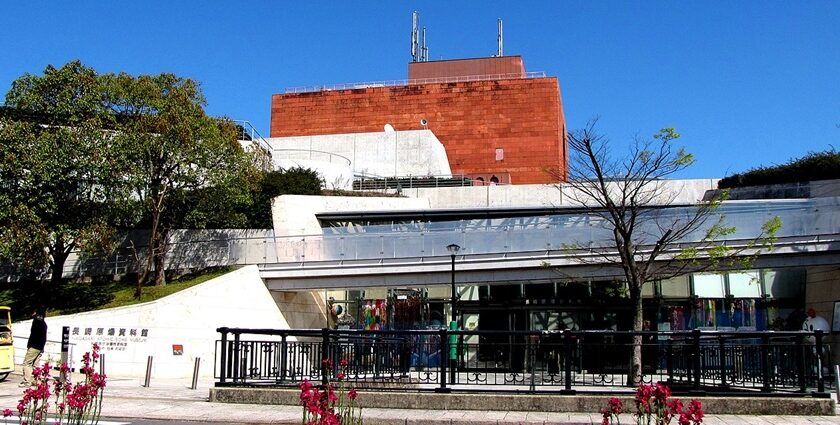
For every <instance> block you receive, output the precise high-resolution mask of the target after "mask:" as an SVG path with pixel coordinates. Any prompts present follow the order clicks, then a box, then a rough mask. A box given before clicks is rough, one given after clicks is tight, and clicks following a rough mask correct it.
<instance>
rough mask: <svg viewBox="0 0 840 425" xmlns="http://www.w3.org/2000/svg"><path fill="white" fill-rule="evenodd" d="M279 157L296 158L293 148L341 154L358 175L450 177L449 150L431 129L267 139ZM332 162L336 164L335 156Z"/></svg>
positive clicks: (318, 152)
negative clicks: (447, 154) (447, 153)
mask: <svg viewBox="0 0 840 425" xmlns="http://www.w3.org/2000/svg"><path fill="white" fill-rule="evenodd" d="M266 140H267V141H268V144H269V145H271V147H272V148H274V149H275V151H274V152H273V153H272V155H273V156H274V158H275V162H276V161H277V160H278V159H285V158H295V154H294V153H293V152H292V151H293V150H299V151H312V152H313V155H316V156H318V155H323V152H328V153H333V154H337V155H341V156H343V157H345V158H347V159H349V160H350V161H351V163H352V165H351V168H352V171H353V172H354V173H356V174H368V175H375V176H382V177H385V176H408V175H412V176H448V175H451V174H452V171H451V169H450V168H449V159H448V158H447V156H446V149H444V147H443V144H442V143H441V142H440V140H438V139H437V137H435V135H434V133H432V131H431V130H409V131H395V132H387V133H386V132H381V133H352V134H328V135H319V136H297V137H273V138H269V139H266ZM330 162H332V163H337V161H336V160H335V159H334V158H333V159H331V160H330Z"/></svg>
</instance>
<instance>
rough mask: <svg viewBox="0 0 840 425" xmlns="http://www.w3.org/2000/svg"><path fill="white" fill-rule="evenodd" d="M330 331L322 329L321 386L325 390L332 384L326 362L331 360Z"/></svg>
mask: <svg viewBox="0 0 840 425" xmlns="http://www.w3.org/2000/svg"><path fill="white" fill-rule="evenodd" d="M329 347H330V330H329V329H328V328H323V329H321V385H323V386H324V387H325V388H326V386H327V385H328V384H329V383H330V380H329V378H328V377H327V362H326V361H325V360H327V359H329V358H330V355H329Z"/></svg>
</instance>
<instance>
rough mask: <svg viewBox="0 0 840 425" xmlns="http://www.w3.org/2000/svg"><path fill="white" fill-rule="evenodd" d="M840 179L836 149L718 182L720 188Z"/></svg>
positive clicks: (839, 154)
mask: <svg viewBox="0 0 840 425" xmlns="http://www.w3.org/2000/svg"><path fill="white" fill-rule="evenodd" d="M830 179H840V152H837V151H836V150H835V149H834V148H831V149H829V150H825V151H822V152H810V153H808V154H807V155H805V156H804V157H802V158H799V159H792V160H790V161H788V163H787V164H784V165H776V166H772V167H759V168H755V169H752V170H749V171H747V172H745V173H739V174H733V175H731V176H728V177H725V178H723V179H721V180H720V181H719V182H718V188H721V189H723V188H733V187H743V186H761V185H770V184H785V183H800V182H808V181H814V180H830Z"/></svg>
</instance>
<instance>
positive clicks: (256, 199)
mask: <svg viewBox="0 0 840 425" xmlns="http://www.w3.org/2000/svg"><path fill="white" fill-rule="evenodd" d="M320 194H321V177H320V176H319V175H318V172H317V171H315V170H311V169H307V168H300V167H293V168H289V169H286V170H278V171H270V172H268V173H264V174H262V175H261V176H260V179H259V182H258V184H257V187H256V190H255V191H254V192H253V193H252V195H251V196H252V203H251V207H250V209H249V210H248V212H247V216H248V224H249V227H251V228H256V229H268V228H271V227H273V225H272V222H271V200H272V199H273V198H274V197H277V196H280V195H320Z"/></svg>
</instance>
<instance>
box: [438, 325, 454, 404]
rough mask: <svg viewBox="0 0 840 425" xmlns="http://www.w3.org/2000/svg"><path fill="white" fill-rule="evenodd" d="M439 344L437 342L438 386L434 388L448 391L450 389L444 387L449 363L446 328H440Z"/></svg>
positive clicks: (442, 391) (439, 391) (440, 391)
mask: <svg viewBox="0 0 840 425" xmlns="http://www.w3.org/2000/svg"><path fill="white" fill-rule="evenodd" d="M438 333H439V335H440V344H438V347H439V348H438V359H439V360H440V373H438V378H439V379H440V387H439V388H436V389H435V392H438V393H448V392H451V389H449V388H446V366H447V365H448V364H449V335H447V334H448V332H447V330H446V328H440V331H438Z"/></svg>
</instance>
